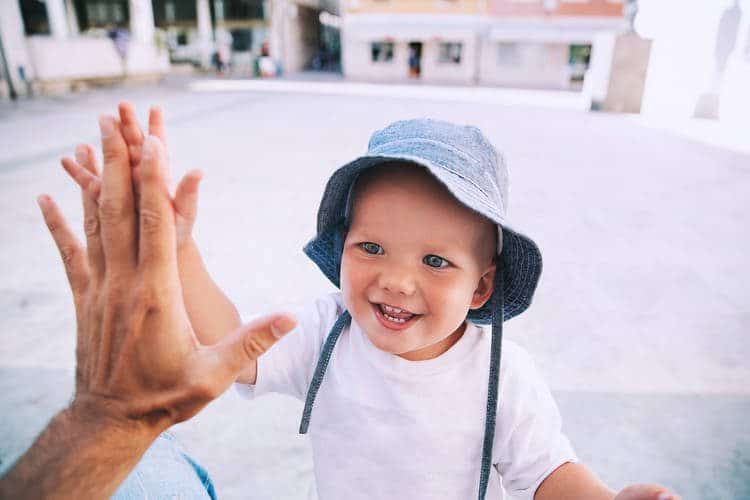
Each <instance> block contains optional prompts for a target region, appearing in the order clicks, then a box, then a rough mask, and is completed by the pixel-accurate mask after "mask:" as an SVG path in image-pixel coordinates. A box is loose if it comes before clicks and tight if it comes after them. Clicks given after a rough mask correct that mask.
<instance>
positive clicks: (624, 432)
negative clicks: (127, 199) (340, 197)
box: [0, 80, 750, 500]
mask: <svg viewBox="0 0 750 500" xmlns="http://www.w3.org/2000/svg"><path fill="white" fill-rule="evenodd" d="M231 85H235V86H238V87H239V88H236V89H234V90H231V89H227V88H226V87H227V85H224V84H222V85H215V84H213V83H211V82H207V81H205V80H200V81H197V82H192V81H184V80H170V81H167V82H165V83H164V84H162V85H160V86H157V87H146V88H144V87H132V88H131V87H124V88H116V89H102V90H96V91H91V92H88V93H84V94H77V95H71V96H65V97H60V98H40V99H37V100H34V101H30V102H20V103H17V104H9V103H2V104H0V210H1V213H3V214H5V217H3V218H2V219H0V241H2V246H0V271H1V272H2V278H0V292H1V293H0V313H2V314H1V315H0V331H2V332H3V341H2V348H1V349H0V391H2V394H3V397H2V400H0V410H2V415H3V419H2V424H0V460H1V461H2V462H1V463H0V470H5V469H6V468H7V467H8V466H9V465H10V464H11V463H12V461H13V460H14V459H15V458H16V457H17V456H18V455H19V454H20V453H22V452H23V450H24V449H25V448H26V447H27V446H28V445H29V444H30V442H31V440H32V439H33V436H34V435H35V434H36V433H37V432H38V431H39V430H40V429H41V428H42V427H43V426H44V424H45V422H46V421H47V420H48V419H49V418H50V416H51V415H52V414H53V413H54V412H55V411H56V410H57V409H59V408H61V407H62V406H63V405H64V404H65V403H66V402H67V400H68V399H69V397H70V394H71V391H72V381H73V363H74V358H73V345H74V324H75V323H74V317H73V307H72V304H71V300H70V294H69V291H68V289H67V284H66V281H65V276H64V272H63V268H62V266H61V264H60V263H59V260H58V256H57V254H56V251H55V248H54V246H53V244H52V241H51V239H50V237H49V236H48V234H47V233H46V229H45V227H44V225H43V223H42V220H41V216H40V215H39V213H38V209H37V207H36V204H35V201H34V199H35V196H36V195H37V194H39V193H41V192H47V193H51V194H53V195H54V196H55V198H56V199H57V200H58V202H59V203H60V205H61V206H62V208H63V210H64V211H65V213H66V214H68V215H69V217H70V220H71V222H72V223H73V224H74V225H75V226H76V227H80V222H81V213H80V207H79V199H78V194H77V191H76V189H75V188H74V186H73V184H72V183H71V182H70V181H69V180H68V179H67V178H66V177H65V174H64V172H63V171H62V169H61V168H60V167H59V165H58V162H57V158H58V157H59V156H60V155H61V154H63V153H65V152H72V150H73V147H74V145H75V144H76V142H78V141H82V140H83V141H92V140H94V138H95V137H96V135H97V126H96V118H97V115H98V114H99V113H102V112H111V111H112V110H114V109H115V105H116V103H117V102H118V100H121V99H128V100H131V101H133V102H134V103H135V104H136V105H137V106H138V108H139V109H140V111H141V114H142V115H143V116H145V111H146V106H147V105H148V104H149V103H157V104H160V105H162V106H163V107H164V109H165V111H166V115H167V119H168V127H169V129H168V130H169V145H170V149H171V157H172V164H173V170H174V171H175V177H176V176H177V175H179V174H180V173H182V172H184V171H186V170H188V169H190V168H195V167H200V168H202V169H203V170H204V172H205V180H204V182H203V185H202V192H201V207H200V216H199V222H198V225H197V228H196V237H197V239H198V242H199V244H200V247H201V249H202V251H203V255H204V257H205V260H206V262H207V265H208V267H209V270H210V271H211V272H212V274H213V276H214V278H215V279H216V281H217V282H218V283H219V284H220V285H221V286H223V287H224V288H225V290H226V291H227V293H228V294H229V296H230V297H232V298H234V299H235V301H236V303H237V304H238V307H239V308H240V310H241V311H243V312H244V313H246V314H247V315H250V314H254V313H261V312H265V311H271V310H274V309H278V308H285V309H288V308H290V307H294V306H296V305H299V304H302V303H304V302H306V301H308V300H310V299H311V298H312V297H315V296H317V295H319V294H320V293H324V292H327V291H329V290H331V288H330V286H329V285H328V284H327V283H326V281H325V279H324V278H323V277H322V276H321V275H320V274H319V272H318V271H317V270H316V269H315V268H314V266H313V265H312V264H311V263H309V262H308V261H307V260H306V258H305V257H304V256H303V255H302V253H301V251H300V248H301V247H302V246H303V244H304V243H305V242H306V241H307V240H308V239H309V237H310V236H311V235H312V234H313V232H314V223H315V220H314V219H315V213H314V212H315V209H316V206H317V202H318V201H319V198H320V196H321V194H322V189H323V186H324V183H325V180H326V178H327V176H328V175H329V173H330V172H331V171H332V170H333V169H334V168H336V167H337V166H338V165H339V164H341V163H342V162H345V161H347V160H349V159H351V158H353V157H354V156H356V155H358V154H360V153H361V152H363V151H364V148H365V146H366V142H367V138H368V136H369V134H370V133H371V132H372V131H373V130H374V129H376V128H378V127H382V126H384V125H386V124H387V123H389V122H390V121H392V120H395V119H401V118H407V117H415V116H431V117H435V118H441V119H448V120H452V121H457V122H464V123H472V124H476V125H478V126H480V127H481V128H482V129H483V130H484V131H485V133H486V134H487V135H488V136H489V137H490V138H491V139H492V141H493V142H494V143H495V144H496V145H497V147H498V149H500V150H501V151H503V152H505V154H506V156H507V158H508V161H509V163H510V168H511V179H512V183H513V186H512V190H511V193H512V194H511V207H510V218H511V220H512V221H514V223H515V225H516V226H517V227H519V228H523V229H524V230H525V232H527V233H528V234H530V235H532V236H533V237H534V238H535V239H536V241H537V242H538V243H539V245H540V247H541V249H542V252H543V254H544V257H545V270H544V274H543V277H542V281H541V284H540V286H539V289H538V292H537V296H536V300H535V303H534V305H533V307H532V308H531V309H530V310H529V312H528V313H526V314H524V315H522V316H521V317H519V318H517V319H514V320H513V321H511V322H509V323H508V326H507V334H508V336H509V337H511V338H513V339H514V340H516V341H517V342H519V343H521V344H523V345H525V346H526V347H527V349H528V350H529V351H530V353H531V355H532V356H533V357H534V358H535V359H536V360H537V363H538V365H539V366H540V369H541V370H542V372H543V373H544V374H545V375H546V377H547V379H548V381H549V383H550V386H551V387H552V389H553V391H554V393H555V395H556V397H557V399H558V402H559V404H560V408H561V412H562V414H563V419H564V427H565V430H566V432H567V433H568V435H569V436H570V438H571V440H572V441H573V443H574V445H575V446H576V449H577V450H578V452H579V455H580V457H581V459H582V460H583V461H584V462H585V463H587V464H588V465H589V466H590V467H592V468H593V469H594V470H595V471H596V472H597V473H599V474H600V475H601V477H602V478H603V479H604V480H605V481H606V482H607V483H609V484H610V485H611V486H612V487H614V488H620V487H622V486H623V485H625V484H628V483H632V482H651V481H654V482H661V483H664V484H666V485H668V486H670V487H672V488H674V489H676V490H677V491H678V492H680V493H682V494H683V495H684V498H686V499H743V498H750V426H748V425H747V419H748V416H750V383H749V382H750V364H749V363H748V358H749V357H750V339H749V338H748V332H749V331H750V308H748V301H747V297H748V296H749V293H748V292H750V290H748V286H747V284H746V278H747V276H748V272H749V271H750V265H749V264H748V263H747V260H746V255H747V252H748V250H750V245H748V243H750V233H749V232H748V231H747V228H748V227H750V216H749V215H748V200H749V199H750V156H748V155H747V154H744V153H741V152H738V150H730V149H727V148H720V147H716V146H710V145H706V144H703V143H701V142H699V141H695V140H688V139H685V138H682V137H681V136H680V135H677V134H674V133H671V132H667V131H664V130H661V129H659V128H653V127H648V126H645V125H644V124H643V123H641V122H640V121H639V120H633V119H630V118H627V117H623V116H615V115H604V114H591V113H586V112H582V111H580V107H578V106H577V105H576V103H575V102H574V99H571V98H570V97H571V96H565V95H558V96H557V97H556V96H555V95H553V94H549V93H539V94H538V95H537V97H538V99H536V100H535V99H533V97H534V96H533V94H530V95H528V96H526V95H524V96H523V98H522V99H518V98H515V97H514V95H513V93H512V92H509V91H500V90H497V91H496V92H495V93H492V92H489V91H485V90H482V91H480V94H481V93H483V92H484V94H482V95H486V98H481V99H480V98H476V97H467V96H469V95H472V94H476V93H475V92H474V91H473V90H472V89H461V88H456V89H454V90H453V91H451V90H450V89H439V90H438V91H433V90H431V89H430V88H428V87H424V88H422V89H421V90H420V92H418V93H417V94H415V93H414V91H412V90H406V91H403V92H401V91H399V90H398V89H391V90H389V91H387V92H383V91H380V90H377V89H374V90H370V91H368V92H365V91H363V90H362V87H356V86H353V85H350V84H347V83H343V82H339V83H335V84H332V83H326V85H339V87H325V88H324V90H322V91H318V90H319V89H320V87H315V86H314V85H312V84H311V83H310V82H283V84H282V85H280V86H277V87H273V86H271V87H268V85H267V84H266V83H263V85H260V86H256V87H252V86H243V85H240V84H235V83H232V84H230V86H231ZM337 88H340V91H338V90H336V89H337ZM412 88H414V87H412ZM316 89H318V90H316ZM741 150H742V149H740V151H741ZM79 232H80V231H79ZM300 412H301V406H300V404H299V403H298V402H296V401H292V400H291V399H288V398H285V397H282V396H269V397H267V398H264V399H261V400H258V401H255V402H253V403H252V404H248V403H246V402H244V401H241V400H240V399H239V397H238V396H237V395H236V394H235V393H234V392H231V391H230V392H228V393H227V394H226V395H225V396H224V397H222V398H221V399H220V400H218V401H216V402H215V403H213V404H212V405H210V406H209V408H208V409H207V410H206V411H204V412H203V413H201V414H200V415H199V416H198V417H197V418H195V419H194V420H192V421H190V422H188V423H185V424H181V425H179V426H177V427H176V428H175V432H176V434H177V435H178V436H179V437H180V438H181V439H182V440H183V441H184V442H185V443H186V445H187V447H188V448H189V449H190V450H191V451H192V452H193V453H194V455H195V457H196V458H197V459H198V460H199V461H200V462H201V463H202V464H203V465H204V466H205V467H207V468H208V469H209V472H210V473H211V474H212V476H213V477H214V479H215V480H216V482H217V486H218V491H219V494H220V496H221V497H222V498H250V499H268V498H273V499H279V500H284V499H298V498H306V494H307V491H308V490H309V489H311V488H314V484H313V478H312V468H311V454H310V449H309V444H308V442H307V438H306V437H303V436H298V435H296V429H297V425H298V419H299V416H300Z"/></svg>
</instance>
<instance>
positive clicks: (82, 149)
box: [76, 144, 86, 165]
mask: <svg viewBox="0 0 750 500" xmlns="http://www.w3.org/2000/svg"><path fill="white" fill-rule="evenodd" d="M76 161H77V162H78V164H79V165H83V164H84V163H85V162H86V146H84V145H83V144H79V145H78V146H76Z"/></svg>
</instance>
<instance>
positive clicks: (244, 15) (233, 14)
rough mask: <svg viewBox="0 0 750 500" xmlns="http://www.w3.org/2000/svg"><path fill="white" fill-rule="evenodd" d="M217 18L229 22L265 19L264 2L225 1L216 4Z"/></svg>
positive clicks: (254, 0)
mask: <svg viewBox="0 0 750 500" xmlns="http://www.w3.org/2000/svg"><path fill="white" fill-rule="evenodd" d="M214 9H216V10H217V11H219V12H216V17H217V18H220V19H225V20H227V21H246V20H248V19H263V0H223V1H222V2H215V3H214Z"/></svg>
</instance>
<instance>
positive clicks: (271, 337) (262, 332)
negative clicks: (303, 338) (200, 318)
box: [215, 313, 297, 376]
mask: <svg viewBox="0 0 750 500" xmlns="http://www.w3.org/2000/svg"><path fill="white" fill-rule="evenodd" d="M296 325H297V320H296V319H295V318H294V316H292V315H291V314H287V313H277V314H271V315H268V316H263V317H261V318H258V319H255V320H253V321H251V322H250V323H248V324H246V325H243V326H241V327H240V328H238V329H237V330H236V331H235V332H234V333H232V334H230V335H229V336H227V337H226V338H225V339H224V340H222V341H221V342H220V343H219V344H217V345H216V346H215V349H216V350H217V354H218V358H219V360H220V362H221V364H222V365H223V366H224V367H225V368H227V369H229V370H231V375H232V376H235V375H236V374H237V373H239V372H240V371H241V370H242V369H243V368H246V367H247V365H248V363H251V362H254V361H255V360H257V359H258V358H259V357H260V356H262V355H263V353H265V352H266V351H268V350H269V349H270V348H271V347H272V346H273V345H274V344H275V343H276V342H278V341H279V339H281V338H282V337H283V336H284V335H286V334H287V333H289V332H290V331H291V330H292V329H294V327H295V326H296Z"/></svg>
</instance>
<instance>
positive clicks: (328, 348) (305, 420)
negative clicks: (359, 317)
mask: <svg viewBox="0 0 750 500" xmlns="http://www.w3.org/2000/svg"><path fill="white" fill-rule="evenodd" d="M351 319H352V317H351V315H350V314H349V311H344V312H342V313H341V316H339V317H338V319H337V320H336V322H335V323H334V324H333V327H332V328H331V332H330V333H329V334H328V337H327V338H326V341H325V343H324V344H323V349H322V351H321V352H320V357H319V358H318V364H317V366H316V367H315V373H313V378H312V380H311V381H310V387H309V388H308V389H307V398H305V409H304V410H303V411H302V421H301V422H300V424H299V433H300V434H307V428H308V427H310V416H311V415H312V408H313V404H315V396H317V394H318V389H320V384H321V383H322V382H323V377H324V376H325V374H326V368H328V362H329V361H330V360H331V354H332V353H333V348H334V347H335V346H336V341H337V340H338V339H339V337H340V336H341V332H342V331H344V327H346V326H347V325H348V324H349V322H350V321H351Z"/></svg>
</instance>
